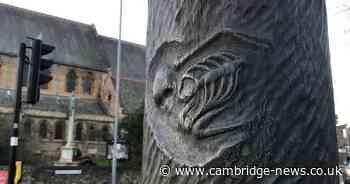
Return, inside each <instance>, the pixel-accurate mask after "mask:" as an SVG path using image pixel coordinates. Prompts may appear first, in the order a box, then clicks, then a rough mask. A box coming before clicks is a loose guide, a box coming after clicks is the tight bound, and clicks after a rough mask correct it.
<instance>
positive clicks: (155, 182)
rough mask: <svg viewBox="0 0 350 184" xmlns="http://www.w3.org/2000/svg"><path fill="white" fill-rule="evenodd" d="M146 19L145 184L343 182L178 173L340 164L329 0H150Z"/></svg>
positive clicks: (328, 177) (325, 178)
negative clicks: (178, 171) (183, 173)
mask: <svg viewBox="0 0 350 184" xmlns="http://www.w3.org/2000/svg"><path fill="white" fill-rule="evenodd" d="M148 21H149V22H148V33H147V34H148V35H147V36H148V37H147V54H146V55H147V56H146V64H147V69H146V75H147V84H146V107H145V112H146V114H145V121H144V150H143V177H142V183H143V184H160V183H162V184H197V183H201V184H202V183H203V184H207V183H208V184H209V183H210V184H216V183H220V184H224V183H225V184H226V183H230V184H232V183H233V184H236V183H244V184H246V183H264V184H275V183H276V184H277V183H278V184H294V183H295V184H296V183H307V184H335V183H337V182H338V179H337V176H334V175H322V176H303V175H301V174H299V175H297V176H286V175H280V174H279V175H276V174H274V173H271V174H269V175H264V176H261V177H259V176H256V175H244V174H243V175H234V174H232V173H226V174H225V175H223V176H219V175H216V176H214V175H212V174H213V172H212V173H209V174H204V175H203V176H202V175H198V174H195V175H192V176H190V175H187V176H178V175H177V174H176V172H175V169H176V168H180V167H191V168H193V167H200V168H205V169H206V171H209V169H210V168H224V167H227V168H233V169H234V168H235V167H241V168H247V167H249V168H253V167H255V168H271V169H276V168H306V169H307V171H310V170H309V169H310V168H311V167H324V168H333V169H334V168H335V167H336V165H337V143H336V131H335V113H334V102H333V87H332V79H331V70H330V63H329V48H328V33H327V16H326V7H325V2H324V0H294V1H284V0H283V1H282V0H279V1H276V0H215V1H214V0H174V1H169V0H149V20H148ZM165 165H166V167H165V170H167V169H169V170H170V172H169V174H168V175H167V173H160V172H161V170H160V168H161V167H163V170H162V171H164V166H165ZM212 171H213V170H212ZM226 171H227V172H229V171H228V170H226ZM231 171H232V170H231ZM214 174H215V172H214ZM216 174H217V173H216ZM162 175H167V176H162Z"/></svg>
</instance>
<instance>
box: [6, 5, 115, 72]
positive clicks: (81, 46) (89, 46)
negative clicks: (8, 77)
mask: <svg viewBox="0 0 350 184" xmlns="http://www.w3.org/2000/svg"><path fill="white" fill-rule="evenodd" d="M0 23H1V29H0V52H1V53H4V54H10V55H16V54H17V52H18V48H19V44H20V43H21V42H23V41H25V40H26V37H27V36H31V37H37V36H38V35H39V34H40V33H41V35H42V40H43V41H44V42H46V43H48V44H52V45H54V46H55V47H56V50H55V52H53V54H52V55H51V56H48V57H50V58H53V59H54V60H56V61H58V62H62V63H66V64H72V65H76V66H85V67H89V68H95V69H99V70H104V69H106V67H108V63H107V62H106V58H105V56H104V55H102V54H100V52H99V48H98V39H97V33H96V29H95V28H94V27H93V26H92V25H87V24H83V23H79V22H74V21H71V20H67V19H63V18H59V17H55V16H51V15H46V14H42V13H38V12H34V11H30V10H26V9H22V8H17V7H14V6H10V5H6V4H2V3H0ZM27 43H29V42H27Z"/></svg>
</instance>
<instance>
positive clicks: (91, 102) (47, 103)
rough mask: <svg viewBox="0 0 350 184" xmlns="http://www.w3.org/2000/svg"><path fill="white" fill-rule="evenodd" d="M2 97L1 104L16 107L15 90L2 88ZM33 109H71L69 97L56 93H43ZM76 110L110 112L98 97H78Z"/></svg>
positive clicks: (59, 110) (101, 113)
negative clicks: (55, 94)
mask: <svg viewBox="0 0 350 184" xmlns="http://www.w3.org/2000/svg"><path fill="white" fill-rule="evenodd" d="M8 92H10V93H8ZM0 97H1V98H0V106H2V107H9V108H12V107H14V103H15V91H14V90H9V89H0ZM24 99H25V98H24ZM31 109H33V110H41V111H49V112H61V113H67V112H68V109H69V97H62V96H60V97H59V98H57V96H54V95H43V94H41V95H40V102H39V103H38V104H36V105H34V106H32V107H31ZM76 112H77V114H89V115H108V113H107V112H106V111H105V110H104V107H103V106H102V105H101V104H100V103H99V101H98V99H77V100H76Z"/></svg>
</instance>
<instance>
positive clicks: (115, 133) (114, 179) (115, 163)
mask: <svg viewBox="0 0 350 184" xmlns="http://www.w3.org/2000/svg"><path fill="white" fill-rule="evenodd" d="M119 8H120V9H119V39H118V58H117V71H116V77H115V105H114V107H115V108H114V110H115V114H114V130H113V152H112V154H113V161H112V184H116V183H117V167H118V160H117V144H118V119H119V108H117V104H118V103H119V100H118V98H119V83H120V59H121V41H122V39H121V37H122V14H123V0H120V5H119Z"/></svg>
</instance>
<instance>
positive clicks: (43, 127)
mask: <svg viewBox="0 0 350 184" xmlns="http://www.w3.org/2000/svg"><path fill="white" fill-rule="evenodd" d="M39 136H40V138H42V139H46V138H48V136H47V121H46V120H42V121H40V125H39Z"/></svg>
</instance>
